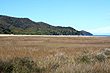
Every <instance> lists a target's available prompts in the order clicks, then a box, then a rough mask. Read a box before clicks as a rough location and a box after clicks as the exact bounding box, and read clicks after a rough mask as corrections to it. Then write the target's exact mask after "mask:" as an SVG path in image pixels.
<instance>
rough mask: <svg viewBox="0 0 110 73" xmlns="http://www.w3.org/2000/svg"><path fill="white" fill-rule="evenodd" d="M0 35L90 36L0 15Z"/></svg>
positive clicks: (65, 28) (68, 28) (66, 28)
mask: <svg viewBox="0 0 110 73" xmlns="http://www.w3.org/2000/svg"><path fill="white" fill-rule="evenodd" d="M0 34H26V35H29V34H31V35H92V34H91V33H89V32H87V33H86V31H83V32H82V31H77V30H76V29H74V28H72V27H61V26H52V25H50V24H48V23H44V22H34V21H32V20H30V19H29V18H15V17H9V16H4V15H0Z"/></svg>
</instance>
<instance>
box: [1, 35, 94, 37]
mask: <svg viewBox="0 0 110 73" xmlns="http://www.w3.org/2000/svg"><path fill="white" fill-rule="evenodd" d="M0 36H26V37H96V36H82V35H13V34H0Z"/></svg>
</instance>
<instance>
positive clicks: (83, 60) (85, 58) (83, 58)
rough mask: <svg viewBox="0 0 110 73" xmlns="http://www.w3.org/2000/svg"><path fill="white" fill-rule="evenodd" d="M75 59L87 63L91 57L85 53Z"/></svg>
mask: <svg viewBox="0 0 110 73" xmlns="http://www.w3.org/2000/svg"><path fill="white" fill-rule="evenodd" d="M77 60H78V61H80V62H85V63H89V62H90V61H91V58H89V57H88V56H86V55H83V56H80V57H79V58H78V59H77Z"/></svg>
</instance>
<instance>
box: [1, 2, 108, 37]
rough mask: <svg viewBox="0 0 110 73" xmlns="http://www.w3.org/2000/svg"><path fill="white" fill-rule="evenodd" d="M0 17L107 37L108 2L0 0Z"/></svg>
mask: <svg viewBox="0 0 110 73" xmlns="http://www.w3.org/2000/svg"><path fill="white" fill-rule="evenodd" d="M0 15H7V16H12V17H23V18H25V17H26V18H30V19H31V20H33V21H35V22H39V21H43V22H46V23H49V24H51V25H54V26H71V27H73V28H75V29H77V30H87V31H90V32H92V33H93V34H109V35H110V0H0ZM102 29H103V30H102Z"/></svg>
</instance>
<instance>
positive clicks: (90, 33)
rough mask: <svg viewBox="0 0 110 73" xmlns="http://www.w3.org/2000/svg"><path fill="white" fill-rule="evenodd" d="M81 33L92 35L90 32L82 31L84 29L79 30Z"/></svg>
mask: <svg viewBox="0 0 110 73" xmlns="http://www.w3.org/2000/svg"><path fill="white" fill-rule="evenodd" d="M81 33H82V35H92V34H91V33H89V32H87V31H84V30H81Z"/></svg>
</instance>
